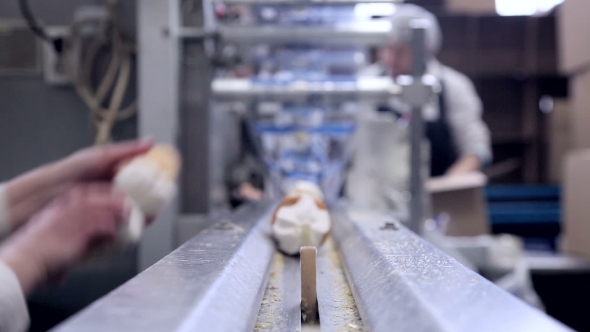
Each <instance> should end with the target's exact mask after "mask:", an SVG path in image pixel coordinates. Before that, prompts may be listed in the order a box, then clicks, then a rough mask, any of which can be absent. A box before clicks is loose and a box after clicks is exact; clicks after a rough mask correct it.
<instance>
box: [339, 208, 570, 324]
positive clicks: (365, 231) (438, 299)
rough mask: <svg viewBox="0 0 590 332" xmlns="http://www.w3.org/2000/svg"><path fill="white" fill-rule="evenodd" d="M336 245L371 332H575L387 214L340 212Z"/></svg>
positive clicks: (364, 211)
mask: <svg viewBox="0 0 590 332" xmlns="http://www.w3.org/2000/svg"><path fill="white" fill-rule="evenodd" d="M331 210H332V215H333V219H334V224H333V228H332V234H333V237H334V239H335V241H336V243H337V246H338V248H339V249H340V254H341V255H342V260H343V263H344V269H345V271H346V275H347V277H348V281H349V284H350V285H351V287H352V291H353V294H354V297H355V300H356V304H357V307H358V309H359V311H360V313H361V317H362V320H363V324H364V325H365V326H366V327H367V328H368V329H369V330H371V331H391V330H392V329H393V330H399V331H416V332H421V331H424V332H426V331H445V332H446V331H453V332H461V331H466V332H467V331H484V332H485V331H490V332H492V331H505V332H510V331H514V332H519V331H556V332H557V331H571V329H569V328H567V327H566V326H564V325H563V324H561V323H559V322H557V321H556V320H554V319H553V318H551V317H549V316H547V315H546V314H544V313H542V312H541V311H539V310H537V309H534V308H532V307H530V306H529V305H527V304H525V303H524V302H522V301H521V300H519V299H517V298H516V297H514V296H512V295H510V294H508V293H507V292H505V291H504V290H502V289H500V288H499V287H498V286H496V285H494V284H493V283H491V282H490V281H488V280H486V279H485V278H483V277H482V276H480V275H479V274H477V273H475V272H473V271H472V270H470V269H468V268H466V267H465V266H463V265H462V264H460V263H459V262H458V261H456V260H454V259H453V258H451V257H450V256H447V255H446V254H444V253H443V252H441V251H440V250H439V249H437V248H435V247H434V246H433V245H431V244H430V243H428V242H426V241H425V240H423V239H421V238H420V237H418V236H417V235H416V234H414V233H412V232H411V231H409V230H408V229H406V228H405V227H403V226H402V225H401V224H399V223H397V222H391V221H389V218H388V216H387V214H383V213H379V212H375V211H374V210H371V211H369V210H353V209H347V208H346V207H333V208H332V209H331Z"/></svg>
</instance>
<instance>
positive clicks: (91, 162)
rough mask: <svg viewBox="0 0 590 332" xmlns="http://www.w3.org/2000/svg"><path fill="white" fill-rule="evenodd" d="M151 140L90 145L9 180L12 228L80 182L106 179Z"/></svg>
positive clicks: (140, 152) (8, 198) (139, 152)
mask: <svg viewBox="0 0 590 332" xmlns="http://www.w3.org/2000/svg"><path fill="white" fill-rule="evenodd" d="M151 146H152V142H151V141H133V142H126V143H118V144H111V145H106V146H99V147H91V148H87V149H84V150H81V151H79V152H76V153H74V154H72V155H71V156H69V157H66V158H65V159H62V160H60V161H57V162H55V163H52V164H49V165H46V166H42V167H40V168H38V169H36V170H33V171H31V172H29V173H27V174H24V175H22V176H20V177H18V178H16V179H14V180H12V181H10V182H9V183H8V185H7V188H6V196H7V201H8V202H7V203H8V209H9V214H10V221H11V223H12V228H17V227H19V226H21V225H22V224H24V223H25V222H26V221H27V220H28V219H29V218H30V217H31V216H32V215H33V214H35V213H37V212H38V211H39V210H40V209H41V208H42V207H43V206H45V205H46V204H47V203H48V202H49V201H51V200H52V199H53V198H55V197H57V196H59V195H60V194H63V193H65V192H66V191H68V190H69V189H70V188H72V187H73V186H74V185H76V184H77V183H80V182H91V181H101V180H108V181H110V180H111V179H112V177H113V175H114V173H115V172H116V169H117V167H118V166H119V165H120V164H121V163H122V162H124V161H126V160H128V159H130V158H133V157H135V156H137V155H140V154H142V153H145V152H147V151H148V150H149V149H150V148H151Z"/></svg>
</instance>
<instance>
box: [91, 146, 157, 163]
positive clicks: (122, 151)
mask: <svg viewBox="0 0 590 332" xmlns="http://www.w3.org/2000/svg"><path fill="white" fill-rule="evenodd" d="M152 145H153V142H152V141H151V140H140V141H133V142H126V143H118V144H112V145H108V146H104V147H100V148H95V149H100V152H98V153H100V155H101V163H106V164H109V165H113V164H117V163H119V162H122V161H124V160H126V159H129V158H133V157H135V156H137V155H140V154H143V153H146V152H147V151H148V150H149V149H151V148H152Z"/></svg>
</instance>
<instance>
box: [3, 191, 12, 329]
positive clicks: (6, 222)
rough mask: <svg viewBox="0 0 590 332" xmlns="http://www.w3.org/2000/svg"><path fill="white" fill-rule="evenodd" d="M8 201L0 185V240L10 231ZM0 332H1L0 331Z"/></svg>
mask: <svg viewBox="0 0 590 332" xmlns="http://www.w3.org/2000/svg"><path fill="white" fill-rule="evenodd" d="M11 228H12V227H11V225H10V215H9V214H8V201H7V198H6V184H5V183H0V239H1V238H2V237H3V236H4V235H6V234H8V233H9V232H10V230H11ZM0 332H3V331H2V330H0Z"/></svg>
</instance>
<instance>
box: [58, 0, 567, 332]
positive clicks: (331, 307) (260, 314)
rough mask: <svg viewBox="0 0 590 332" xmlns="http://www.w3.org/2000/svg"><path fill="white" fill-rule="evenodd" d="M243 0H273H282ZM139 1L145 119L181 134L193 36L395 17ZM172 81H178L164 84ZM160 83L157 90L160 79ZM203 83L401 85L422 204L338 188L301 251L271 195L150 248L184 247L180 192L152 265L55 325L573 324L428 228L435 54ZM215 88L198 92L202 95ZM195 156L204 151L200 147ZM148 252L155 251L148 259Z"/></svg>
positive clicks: (388, 93)
mask: <svg viewBox="0 0 590 332" xmlns="http://www.w3.org/2000/svg"><path fill="white" fill-rule="evenodd" d="M228 2H232V1H228ZM233 2H235V3H238V4H243V3H250V2H255V3H256V4H260V3H274V2H275V0H255V1H249V0H233ZM281 2H283V1H281ZM354 2H358V1H345V0H335V1H332V0H322V1H313V2H310V3H309V4H324V3H330V4H337V5H342V4H346V3H354ZM361 2H362V1H361ZM165 3H166V4H165ZM204 3H205V2H204ZM204 7H206V6H204ZM139 9H140V10H139V21H140V30H141V33H140V44H141V45H143V49H142V50H143V52H144V53H143V54H142V57H140V64H139V69H140V73H141V74H140V80H141V83H142V84H140V99H141V100H140V101H141V104H142V105H143V108H142V117H140V121H141V122H140V129H141V131H142V132H143V133H145V134H151V135H153V136H155V138H156V139H157V140H159V141H164V142H168V143H172V144H175V143H177V142H176V140H177V136H178V132H179V131H180V130H179V128H177V126H179V124H180V123H181V121H180V120H179V113H180V111H179V109H180V108H182V107H186V105H181V104H182V103H181V101H180V100H179V99H181V97H182V96H179V95H180V93H179V92H178V90H181V91H182V90H184V89H186V87H185V88H183V87H179V85H181V83H182V84H185V85H191V84H194V83H196V82H197V80H196V79H195V78H193V76H188V75H187V76H182V75H181V70H180V66H179V64H178V62H179V61H180V60H179V59H180V51H179V50H180V49H182V48H183V47H186V45H185V46H182V45H184V44H185V43H188V42H191V41H192V42H194V41H199V42H201V41H205V44H207V42H211V40H208V39H209V38H213V37H212V36H215V38H217V37H218V36H221V38H223V39H224V40H226V41H234V42H239V43H254V42H260V41H269V40H270V41H271V42H272V41H275V42H276V41H284V40H285V39H286V38H287V39H288V40H290V41H293V40H296V41H306V42H310V41H311V42H314V41H315V42H316V43H317V42H319V43H322V42H324V41H325V40H327V39H329V40H331V41H335V42H338V43H341V42H345V43H346V42H351V41H354V42H355V43H357V42H358V43H370V44H378V43H380V42H382V41H383V40H384V38H385V37H386V36H384V34H385V33H387V30H388V28H387V27H382V26H381V24H373V25H369V26H365V25H358V24H356V25H355V24H351V25H346V27H340V28H338V29H336V31H335V30H334V29H333V28H332V29H326V28H321V27H316V26H311V27H303V28H294V29H293V28H281V29H274V28H270V27H263V28H260V27H248V28H239V27H231V26H230V27H224V26H219V27H215V26H214V25H213V24H210V22H207V20H205V22H204V23H203V24H202V25H203V26H202V27H199V28H195V27H186V26H184V24H182V22H181V19H180V17H179V16H178V15H179V13H180V11H181V10H180V1H176V0H170V1H162V0H142V1H141V2H140V3H139ZM161 26H164V27H165V28H164V29H162V28H161ZM412 28H413V37H414V38H413V45H412V46H413V54H414V56H415V57H416V59H423V58H424V57H425V56H424V33H425V31H424V30H425V27H424V26H423V25H421V24H420V22H414V23H413V26H412ZM335 32H336V33H335ZM142 38H143V39H142ZM204 48H206V47H204ZM185 50H186V49H185ZM187 62H188V61H187ZM196 69H199V67H198V66H194V67H192V70H193V72H191V73H192V74H193V75H194V77H196V76H197V75H196V74H199V78H200V80H198V82H199V83H201V82H204V81H206V80H204V79H202V78H203V77H204V76H205V75H204V74H202V73H203V72H205V73H209V72H207V71H198V72H195V70H196ZM209 74H210V73H209ZM181 78H182V79H181ZM156 83H158V84H157V85H156ZM206 84H209V82H208V81H207V82H206ZM162 85H164V86H166V87H170V89H168V88H167V89H164V90H163V91H162V90H161V89H160V90H157V89H159V88H161V86H162ZM191 88H192V89H193V90H191V89H188V90H189V93H188V95H189V96H190V97H189V98H187V99H188V104H190V103H193V104H196V101H195V100H197V99H199V98H201V97H203V96H201V95H198V96H196V97H195V96H194V93H193V92H194V91H197V90H195V89H194V88H195V87H194V86H191ZM156 90H157V91H158V93H154V91H156ZM203 91H207V94H205V96H204V97H203V99H205V98H208V99H209V100H210V101H212V102H213V103H221V102H225V103H227V102H234V101H237V102H241V103H252V102H256V101H259V100H261V99H270V100H273V101H283V100H290V101H293V100H307V99H308V98H309V96H319V97H321V99H322V100H323V101H327V100H331V99H342V98H353V99H355V100H364V101H376V100H385V99H387V98H389V97H392V96H397V97H399V98H401V99H402V100H403V101H404V102H405V103H406V104H408V105H410V106H411V108H412V113H413V114H414V115H419V116H413V117H412V119H411V124H410V128H411V130H410V143H411V144H410V145H411V149H410V158H409V159H410V170H411V174H410V179H409V181H408V183H409V185H408V189H409V191H410V193H411V197H412V199H411V201H410V202H409V209H408V210H409V217H408V218H407V220H404V222H401V221H400V219H399V218H398V217H397V216H394V215H392V214H391V213H389V212H386V211H378V210H375V209H370V208H364V207H360V206H356V205H354V204H350V203H349V202H346V201H344V200H339V199H328V200H327V203H328V204H327V207H328V209H329V211H330V217H331V225H332V227H331V232H330V236H329V237H328V238H327V239H326V241H325V242H323V245H322V246H320V247H317V256H315V255H313V254H312V255H311V256H312V259H311V260H308V258H309V257H308V256H307V254H303V255H302V256H301V257H297V256H289V255H285V254H284V253H282V252H281V251H279V250H277V245H276V243H275V241H274V240H273V239H272V236H271V234H272V231H271V227H272V226H271V223H272V220H273V218H274V215H275V212H276V209H277V206H278V205H279V204H280V202H279V201H278V200H272V199H269V200H266V201H263V202H259V203H250V204H247V205H245V206H243V207H242V208H240V209H238V210H237V211H235V212H233V213H227V214H223V215H221V216H219V215H218V216H215V217H210V219H211V220H210V222H209V224H211V226H210V227H208V228H206V229H204V230H202V231H200V232H199V233H198V234H197V235H196V236H195V237H193V238H192V239H191V240H189V241H188V242H186V243H184V244H183V245H181V246H180V247H179V248H178V249H176V250H174V251H172V252H171V253H169V254H167V255H166V256H165V257H164V258H163V259H161V260H159V261H157V262H156V263H155V264H153V265H151V263H152V262H151V261H150V260H152V261H153V260H154V259H153V258H154V257H158V254H159V253H161V252H162V251H165V249H166V246H169V247H173V246H172V245H169V244H168V243H166V241H164V240H163V239H166V238H167V237H171V236H170V234H172V233H174V232H175V231H176V232H178V230H177V229H176V230H175V229H174V225H175V222H176V220H177V219H178V217H179V214H180V212H179V208H178V205H173V206H172V207H171V209H169V210H167V211H166V212H165V213H164V214H163V216H162V217H161V218H160V220H159V221H158V222H157V223H156V224H155V225H154V226H153V227H152V229H150V230H148V231H147V233H146V235H145V236H144V239H143V243H142V244H141V245H140V249H139V252H140V259H141V260H142V261H141V262H140V266H141V264H143V267H147V266H149V265H151V267H148V268H147V269H146V270H145V271H143V272H142V273H140V274H139V275H137V276H136V277H135V278H133V279H131V280H130V281H128V282H127V283H125V284H124V285H122V286H121V287H119V288H117V289H116V290H114V291H113V292H111V293H110V294H108V295H106V296H105V297H104V298H102V299H100V300H98V301H96V302H95V303H94V304H92V305H90V306H89V307H88V308H86V309H85V310H83V311H82V312H80V313H78V314H77V315H75V316H74V317H72V318H70V319H69V320H67V321H65V322H64V323H62V324H61V325H59V326H57V327H56V328H55V329H53V331H56V332H69V331H76V332H78V331H80V332H86V331H97V332H98V331H167V332H168V331H181V332H185V331H307V330H321V331H377V332H381V331H416V332H421V331H424V332H426V331H428V332H430V331H444V332H446V331H569V329H568V328H567V327H566V326H564V325H562V324H561V323H559V322H557V321H556V320H554V319H552V318H550V317H549V316H547V315H546V314H544V313H543V312H541V311H539V310H537V309H534V308H532V307H530V306H529V305H527V304H525V303H524V302H522V301H521V300H519V299H517V298H516V297H514V296H513V295H511V294H509V293H507V292H506V291H504V290H502V289H501V288H499V287H497V286H496V285H494V284H493V283H492V282H490V281H488V280H487V279H485V278H484V277H482V276H481V275H479V274H477V273H476V272H473V270H471V269H469V268H467V267H465V266H464V265H462V264H461V263H459V262H458V261H457V260H455V259H453V258H451V257H450V256H448V255H447V254H445V253H443V252H442V251H440V250H439V249H437V248H436V247H435V246H433V245H432V244H430V243H429V242H427V241H426V240H424V239H423V238H422V237H421V236H420V235H421V233H422V228H423V225H424V221H425V220H426V216H427V211H428V197H427V195H426V193H425V191H424V180H425V179H424V172H423V171H422V170H423V166H424V160H423V153H422V144H421V142H422V139H423V137H424V123H423V120H422V116H421V111H422V106H424V105H425V104H426V103H428V102H429V101H430V100H431V99H432V97H433V96H434V95H435V94H436V93H437V92H438V83H437V81H436V79H435V78H433V77H431V76H428V75H425V62H424V61H414V68H413V72H412V75H411V76H406V77H401V78H399V79H398V80H397V81H394V80H392V79H391V78H356V79H354V80H352V81H351V80H333V81H331V80H329V79H323V80H317V81H313V80H311V81H310V80H292V81H290V82H287V83H285V82H283V83H282V84H278V85H274V86H268V85H261V84H258V83H257V82H255V81H254V80H252V79H249V78H227V77H226V78H214V79H212V81H211V84H210V86H207V87H206V88H205V89H203ZM199 93H204V92H199ZM209 94H210V95H209ZM191 98H192V99H191ZM209 100H207V101H206V102H203V100H198V101H200V102H201V103H200V104H199V105H201V104H207V103H209ZM185 102H186V101H185ZM192 111H194V110H192ZM187 113H189V114H191V116H194V114H197V112H193V113H191V112H187ZM205 113H206V112H203V113H202V114H205ZM212 117H213V116H212ZM206 120H207V121H201V122H202V123H205V124H208V123H209V122H208V121H209V120H210V119H208V118H206ZM187 123H189V124H190V121H187ZM192 129H193V128H191V130H192ZM194 132H196V133H197V134H202V133H205V131H204V130H203V131H198V130H196V129H195V130H194ZM203 135H205V134H203ZM203 138H206V136H203ZM193 142H200V140H199V139H194V141H193ZM193 147H194V146H193V145H191V148H193ZM199 157H201V156H199ZM186 159H187V162H190V161H191V158H190V156H189V158H186ZM208 176H210V174H209V173H207V172H203V177H205V180H204V181H202V183H201V184H202V185H203V188H199V190H200V191H202V192H209V191H210V190H209V191H208V189H209V188H208V187H206V186H205V185H204V184H205V183H209V182H208V181H210V179H209V178H207V177H208ZM191 185H194V181H193V179H192V178H191V177H190V176H185V177H184V179H183V180H182V182H181V186H185V187H186V186H191ZM193 189H194V188H189V191H190V190H193ZM324 191H325V188H324ZM324 194H325V192H324ZM185 196H186V195H185ZM278 197H280V196H278ZM184 199H185V200H186V197H184ZM206 200H208V198H207V199H206ZM154 244H158V246H159V247H158V246H154ZM154 248H155V249H157V250H154ZM167 252H168V251H167ZM167 252H166V253H167ZM159 257H161V255H160V256H159ZM159 257H158V258H159ZM313 258H315V262H314V259H313ZM145 262H149V263H150V264H147V266H145V265H146V264H145ZM310 262H311V263H310ZM309 294H312V295H311V296H312V297H313V296H315V297H316V298H317V309H318V316H317V317H309V312H308V311H302V300H303V299H305V300H307V302H309V301H308V300H309V298H310V295H309ZM303 302H306V301H303Z"/></svg>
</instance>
